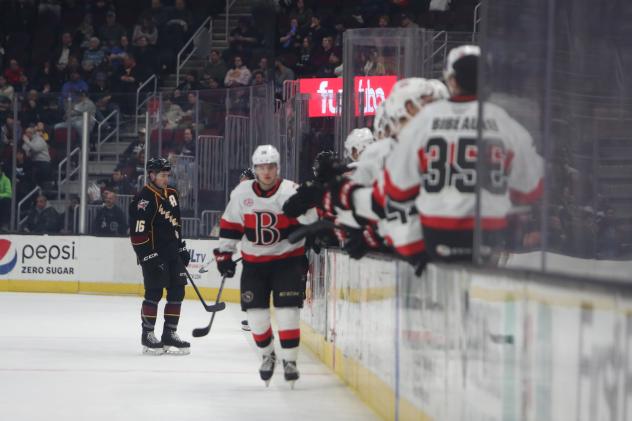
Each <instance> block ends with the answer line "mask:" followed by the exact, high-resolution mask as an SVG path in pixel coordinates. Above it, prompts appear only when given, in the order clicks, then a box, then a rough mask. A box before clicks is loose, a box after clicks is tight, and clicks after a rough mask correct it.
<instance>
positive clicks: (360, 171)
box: [349, 137, 397, 186]
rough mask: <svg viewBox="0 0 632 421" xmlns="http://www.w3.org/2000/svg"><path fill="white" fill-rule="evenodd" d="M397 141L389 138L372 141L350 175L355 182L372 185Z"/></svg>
mask: <svg viewBox="0 0 632 421" xmlns="http://www.w3.org/2000/svg"><path fill="white" fill-rule="evenodd" d="M396 144H397V143H396V142H395V140H393V139H391V138H390V137H389V138H386V139H382V140H378V141H377V142H373V143H371V144H370V145H369V146H367V147H366V149H365V150H364V151H363V152H362V154H361V155H360V158H359V159H358V161H357V162H354V164H355V165H353V174H351V176H350V177H349V178H350V179H351V180H352V181H353V182H354V183H356V184H361V185H363V186H371V185H373V182H375V180H377V178H378V177H379V176H380V175H381V173H382V169H383V168H384V161H385V160H386V157H387V156H388V155H389V154H390V153H391V150H392V149H393V147H394V146H395V145H396Z"/></svg>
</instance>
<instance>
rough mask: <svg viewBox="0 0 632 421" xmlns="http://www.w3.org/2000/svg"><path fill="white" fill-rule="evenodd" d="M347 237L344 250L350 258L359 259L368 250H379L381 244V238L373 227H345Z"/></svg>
mask: <svg viewBox="0 0 632 421" xmlns="http://www.w3.org/2000/svg"><path fill="white" fill-rule="evenodd" d="M346 231H347V239H346V241H345V242H344V246H343V250H345V251H346V252H347V253H348V254H349V257H351V258H352V259H361V258H363V257H364V256H365V255H366V254H367V253H368V252H370V251H379V250H380V249H381V246H382V239H381V238H380V236H379V235H378V234H377V233H376V232H375V230H374V229H373V227H371V226H365V227H364V228H360V229H354V228H347V230H346Z"/></svg>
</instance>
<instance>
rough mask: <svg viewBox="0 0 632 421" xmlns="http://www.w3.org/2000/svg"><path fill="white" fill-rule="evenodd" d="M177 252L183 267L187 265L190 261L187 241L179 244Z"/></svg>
mask: <svg viewBox="0 0 632 421" xmlns="http://www.w3.org/2000/svg"><path fill="white" fill-rule="evenodd" d="M178 254H179V255H180V259H182V263H183V264H184V267H187V266H189V262H191V255H190V254H189V250H187V243H185V242H184V241H183V242H182V243H181V244H180V248H179V249H178Z"/></svg>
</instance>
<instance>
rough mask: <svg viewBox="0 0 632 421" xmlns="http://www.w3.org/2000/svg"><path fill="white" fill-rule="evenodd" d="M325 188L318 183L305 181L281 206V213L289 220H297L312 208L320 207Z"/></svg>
mask: <svg viewBox="0 0 632 421" xmlns="http://www.w3.org/2000/svg"><path fill="white" fill-rule="evenodd" d="M323 194H325V186H323V185H322V184H321V183H319V182H315V181H306V182H305V183H303V184H301V185H300V186H299V187H298V189H297V190H296V194H294V195H293V196H291V197H290V198H289V199H288V200H286V201H285V203H284V204H283V213H284V214H285V215H287V216H288V217H290V218H297V217H299V216H301V215H303V214H304V213H305V212H307V211H308V210H309V209H311V208H313V207H314V206H320V204H321V202H322V199H323Z"/></svg>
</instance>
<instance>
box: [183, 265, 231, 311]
mask: <svg viewBox="0 0 632 421" xmlns="http://www.w3.org/2000/svg"><path fill="white" fill-rule="evenodd" d="M184 271H185V272H186V274H187V278H189V282H191V285H193V289H194V290H195V293H196V294H197V296H198V298H199V299H200V301H201V302H202V305H203V306H204V309H205V310H206V311H208V312H210V313H213V315H215V312H216V311H222V310H224V309H225V308H226V303H220V302H219V295H218V296H217V301H215V304H210V305H209V304H206V301H204V298H202V294H201V293H200V290H199V289H198V287H197V285H195V282H193V278H191V275H190V274H189V271H188V270H186V268H185V269H184ZM222 285H224V280H223V279H222ZM220 293H221V289H220Z"/></svg>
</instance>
